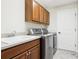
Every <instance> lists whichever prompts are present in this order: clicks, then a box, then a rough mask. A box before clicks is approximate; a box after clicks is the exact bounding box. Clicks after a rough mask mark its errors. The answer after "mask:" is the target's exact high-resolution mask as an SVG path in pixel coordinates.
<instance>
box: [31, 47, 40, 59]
mask: <svg viewBox="0 0 79 59" xmlns="http://www.w3.org/2000/svg"><path fill="white" fill-rule="evenodd" d="M30 52H31V54H30V59H40V45H38V46H35V47H34V48H32V49H30Z"/></svg>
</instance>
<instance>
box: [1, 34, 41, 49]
mask: <svg viewBox="0 0 79 59" xmlns="http://www.w3.org/2000/svg"><path fill="white" fill-rule="evenodd" d="M39 38H41V37H40V36H30V35H23V36H14V37H8V38H1V50H4V49H7V48H10V47H14V46H16V45H19V44H23V43H26V42H29V41H32V40H36V39H39Z"/></svg>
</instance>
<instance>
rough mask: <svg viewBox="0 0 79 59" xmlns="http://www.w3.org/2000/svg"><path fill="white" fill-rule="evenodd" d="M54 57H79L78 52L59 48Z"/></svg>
mask: <svg viewBox="0 0 79 59" xmlns="http://www.w3.org/2000/svg"><path fill="white" fill-rule="evenodd" d="M53 59H78V56H77V53H74V52H70V51H66V50H57V52H56V53H55V55H54V56H53Z"/></svg>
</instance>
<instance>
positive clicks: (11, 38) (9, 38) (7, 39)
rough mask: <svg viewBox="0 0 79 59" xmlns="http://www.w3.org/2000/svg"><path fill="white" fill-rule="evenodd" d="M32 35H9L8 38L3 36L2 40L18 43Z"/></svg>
mask: <svg viewBox="0 0 79 59" xmlns="http://www.w3.org/2000/svg"><path fill="white" fill-rule="evenodd" d="M29 38H31V36H28V35H23V36H14V37H8V38H2V39H1V41H2V42H5V43H10V44H11V43H17V42H21V41H24V39H29Z"/></svg>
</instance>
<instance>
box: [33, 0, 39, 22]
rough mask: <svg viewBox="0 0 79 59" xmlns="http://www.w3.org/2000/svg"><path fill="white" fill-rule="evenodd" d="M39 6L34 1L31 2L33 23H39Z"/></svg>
mask: <svg viewBox="0 0 79 59" xmlns="http://www.w3.org/2000/svg"><path fill="white" fill-rule="evenodd" d="M39 11H40V6H39V4H37V3H36V2H35V1H33V19H32V20H33V21H36V22H39V21H40V12H39Z"/></svg>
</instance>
